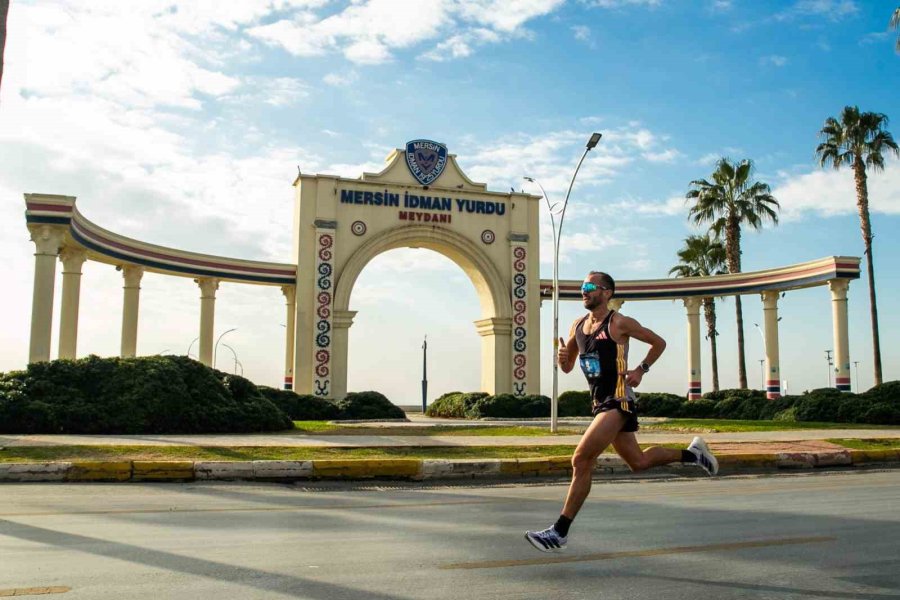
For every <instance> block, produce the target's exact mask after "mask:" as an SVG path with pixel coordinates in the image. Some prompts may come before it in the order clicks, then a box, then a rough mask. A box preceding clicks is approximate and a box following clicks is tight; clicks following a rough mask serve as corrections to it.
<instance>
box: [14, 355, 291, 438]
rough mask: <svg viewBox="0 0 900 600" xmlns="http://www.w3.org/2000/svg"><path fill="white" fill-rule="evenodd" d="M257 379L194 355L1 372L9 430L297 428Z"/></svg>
mask: <svg viewBox="0 0 900 600" xmlns="http://www.w3.org/2000/svg"><path fill="white" fill-rule="evenodd" d="M291 427H292V423H291V421H290V419H289V418H288V417H287V415H285V414H284V413H282V412H281V411H280V410H279V409H278V408H277V407H276V406H275V405H274V404H272V403H271V402H270V401H268V400H267V399H266V398H264V397H263V396H262V395H261V394H260V393H259V390H258V389H257V387H256V386H255V385H254V384H253V383H252V382H251V381H249V380H247V379H244V378H243V377H237V376H235V375H227V374H225V373H221V372H219V371H216V370H214V369H210V368H209V367H207V366H205V365H203V364H201V363H199V362H197V361H194V360H191V359H189V358H187V357H186V356H148V357H139V358H100V357H98V356H89V357H87V358H83V359H80V360H56V361H52V362H40V363H33V364H30V365H28V367H27V369H26V370H25V371H15V372H11V373H6V374H2V375H0V432H2V433H86V434H110V433H111V434H138V433H226V432H234V433H243V432H254V431H277V430H282V429H290V428H291Z"/></svg>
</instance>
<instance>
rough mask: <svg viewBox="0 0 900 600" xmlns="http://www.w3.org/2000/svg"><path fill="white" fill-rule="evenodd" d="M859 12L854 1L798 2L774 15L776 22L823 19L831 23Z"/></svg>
mask: <svg viewBox="0 0 900 600" xmlns="http://www.w3.org/2000/svg"><path fill="white" fill-rule="evenodd" d="M858 12H859V5H858V4H857V3H856V1H855V0H798V1H797V2H796V3H794V5H793V6H791V7H790V8H788V9H787V10H785V11H782V12H780V13H778V14H777V15H775V18H776V19H778V20H789V19H795V18H810V17H813V18H816V17H825V18H827V19H829V20H831V21H840V20H841V19H843V18H845V17H849V16H853V15H855V14H857V13H858Z"/></svg>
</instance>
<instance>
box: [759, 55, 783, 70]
mask: <svg viewBox="0 0 900 600" xmlns="http://www.w3.org/2000/svg"><path fill="white" fill-rule="evenodd" d="M787 62H788V59H787V57H785V56H779V55H777V54H770V55H768V56H761V57H760V59H759V64H761V65H763V66H766V65H772V66H775V67H783V66H784V65H786V64H787Z"/></svg>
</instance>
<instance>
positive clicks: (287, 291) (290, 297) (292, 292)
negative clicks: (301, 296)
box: [281, 285, 297, 304]
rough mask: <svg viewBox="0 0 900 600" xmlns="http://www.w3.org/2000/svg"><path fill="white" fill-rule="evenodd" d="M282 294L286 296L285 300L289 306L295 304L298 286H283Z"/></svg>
mask: <svg viewBox="0 0 900 600" xmlns="http://www.w3.org/2000/svg"><path fill="white" fill-rule="evenodd" d="M281 293H282V294H284V299H285V300H286V301H287V303H288V304H293V303H294V302H296V301H297V286H295V285H283V286H281Z"/></svg>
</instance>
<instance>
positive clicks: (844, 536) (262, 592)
mask: <svg viewBox="0 0 900 600" xmlns="http://www.w3.org/2000/svg"><path fill="white" fill-rule="evenodd" d="M565 489H566V488H565V483H564V482H557V483H551V484H547V483H541V484H538V485H509V484H507V485H495V486H491V485H487V484H485V483H483V482H478V483H477V484H471V483H470V484H469V485H462V484H460V485H454V486H447V485H443V486H427V485H423V484H421V483H418V484H407V483H399V484H396V485H395V484H384V483H382V484H369V485H360V484H340V483H324V484H318V485H316V486H315V487H310V486H308V485H305V484H297V485H274V484H267V485H260V484H223V483H207V484H199V483H194V484H124V485H123V484H78V485H73V484H69V485H65V484H7V485H3V486H2V487H0V499H2V502H0V596H2V595H4V593H6V592H9V591H10V590H15V591H17V592H18V593H22V591H23V590H25V591H28V590H31V591H32V592H35V591H41V593H48V592H53V593H58V594H60V597H65V598H90V599H101V600H102V599H107V598H109V599H112V598H115V599H121V598H129V599H137V600H140V599H149V598H152V599H154V600H159V599H160V598H189V599H191V600H201V599H206V598H210V599H212V598H216V599H221V598H241V599H246V598H310V599H326V598H327V599H331V598H347V599H366V600H369V599H374V600H389V599H407V598H409V599H412V598H423V599H424V598H428V599H440V598H453V599H458V598H466V599H467V600H468V599H472V600H482V599H484V600H487V599H491V600H493V599H496V598H554V599H557V598H562V599H568V598H592V599H593V598H623V599H624V598H627V599H638V600H640V599H645V598H646V599H648V600H649V599H653V600H660V599H665V600H681V599H690V600H697V599H698V598H715V599H717V600H718V599H731V598H754V599H756V598H859V599H866V600H871V599H876V600H877V599H880V598H898V599H900V541H898V540H900V514H898V511H897V507H898V506H900V470H861V471H842V472H816V473H805V474H791V475H773V476H757V477H750V476H732V477H721V478H715V479H710V478H697V479H686V478H683V477H680V478H662V479H659V480H641V481H635V480H628V481H624V480H623V481H608V480H604V481H602V482H601V481H599V480H598V481H597V482H596V483H595V485H594V489H593V492H592V495H591V497H590V498H589V499H588V501H587V503H586V504H585V507H584V509H583V511H582V513H581V514H580V515H579V517H578V519H577V520H576V521H575V524H574V525H573V528H572V532H571V534H570V541H569V548H568V549H567V551H566V552H565V553H561V554H542V553H539V552H537V551H535V550H534V549H532V548H531V546H529V545H527V543H526V542H525V541H524V540H523V539H522V534H523V531H524V530H525V529H528V528H543V527H546V526H547V525H549V524H550V523H551V522H552V521H553V520H554V518H555V516H556V515H557V514H558V512H559V508H560V504H561V502H562V499H563V496H564V494H565ZM54 597H55V596H54Z"/></svg>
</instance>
